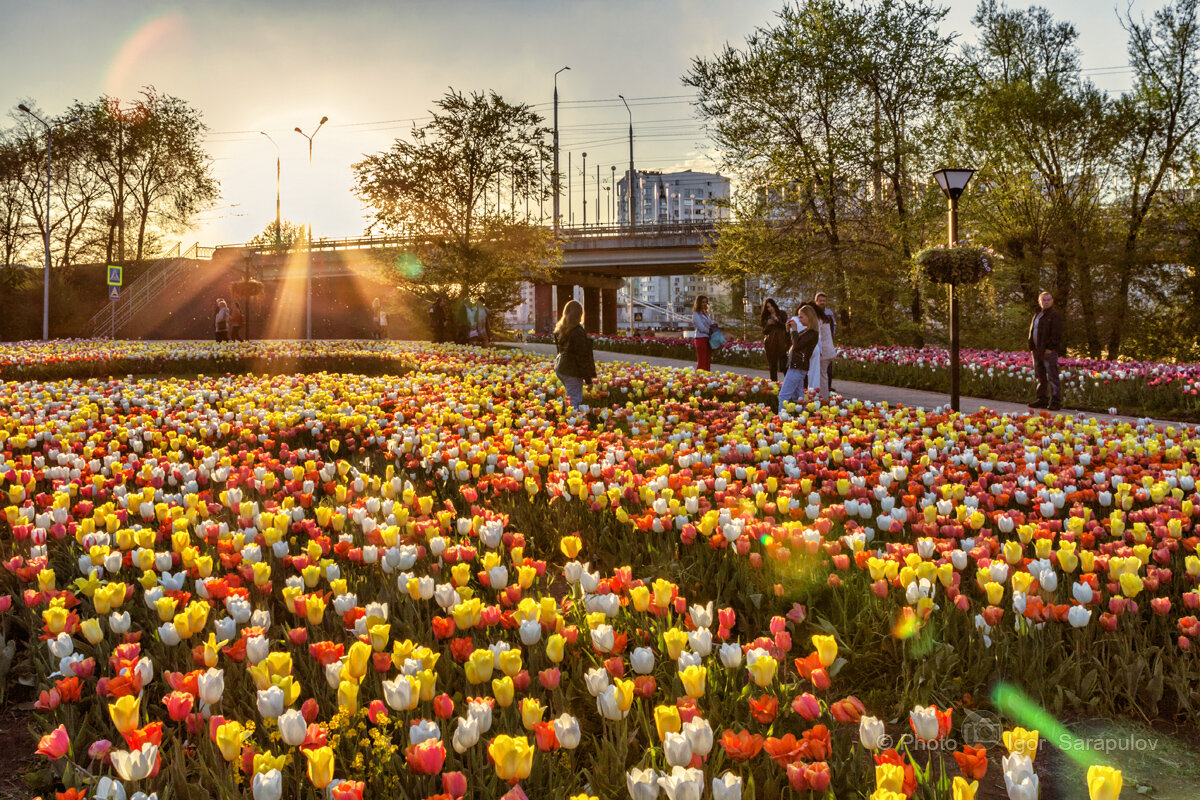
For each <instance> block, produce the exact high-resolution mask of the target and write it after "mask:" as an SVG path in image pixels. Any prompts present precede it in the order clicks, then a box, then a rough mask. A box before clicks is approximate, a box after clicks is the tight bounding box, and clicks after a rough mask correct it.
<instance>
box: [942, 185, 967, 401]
mask: <svg viewBox="0 0 1200 800" xmlns="http://www.w3.org/2000/svg"><path fill="white" fill-rule="evenodd" d="M974 174H975V170H973V169H939V170H938V171H937V172H935V173H933V177H934V179H935V180H936V181H937V184H938V187H940V188H941V190H942V194H944V195H946V198H947V199H948V200H949V201H950V211H949V224H948V226H947V227H948V228H949V237H948V239H949V241H948V244H949V246H950V247H954V246H955V245H956V244H958V198H959V197H961V196H962V193H963V191H965V190H966V188H967V183H968V182H969V181H970V180H971V176H972V175H974ZM947 288H948V289H949V291H950V408H951V410H953V411H958V410H959V409H958V405H959V403H958V374H959V355H958V292H957V291H956V287H955V285H954V284H953V283H950V284H947Z"/></svg>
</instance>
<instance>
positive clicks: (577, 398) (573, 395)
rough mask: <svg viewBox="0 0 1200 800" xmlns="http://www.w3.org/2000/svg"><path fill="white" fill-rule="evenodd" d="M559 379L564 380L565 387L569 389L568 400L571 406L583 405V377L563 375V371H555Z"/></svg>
mask: <svg viewBox="0 0 1200 800" xmlns="http://www.w3.org/2000/svg"><path fill="white" fill-rule="evenodd" d="M554 374H555V375H557V376H558V379H559V380H560V381H562V385H563V388H564V389H566V390H567V400H569V401H570V402H571V408H579V407H580V406H581V405H583V378H573V377H571V376H570V375H563V374H562V373H561V372H556V373H554Z"/></svg>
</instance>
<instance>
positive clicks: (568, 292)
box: [554, 283, 575, 317]
mask: <svg viewBox="0 0 1200 800" xmlns="http://www.w3.org/2000/svg"><path fill="white" fill-rule="evenodd" d="M554 288H555V289H556V290H557V291H556V293H557V295H558V297H557V299H558V304H557V305H556V306H555V309H554V312H555V316H556V317H561V316H562V312H563V308H564V307H565V306H566V305H567V303H569V302H571V301H572V300H574V299H575V285H574V284H572V283H560V284H558V286H556V287H554Z"/></svg>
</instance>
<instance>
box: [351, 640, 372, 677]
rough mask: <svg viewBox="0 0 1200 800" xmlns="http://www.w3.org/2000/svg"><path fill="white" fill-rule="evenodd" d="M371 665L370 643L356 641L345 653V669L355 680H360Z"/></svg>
mask: <svg viewBox="0 0 1200 800" xmlns="http://www.w3.org/2000/svg"><path fill="white" fill-rule="evenodd" d="M370 666H371V645H369V644H367V643H366V642H362V641H358V642H355V643H354V644H352V645H350V651H349V652H348V653H346V670H347V671H348V672H349V673H350V675H351V676H352V677H353V678H354V679H355V680H361V679H362V677H363V676H364V675H366V674H367V669H368V668H369V667H370Z"/></svg>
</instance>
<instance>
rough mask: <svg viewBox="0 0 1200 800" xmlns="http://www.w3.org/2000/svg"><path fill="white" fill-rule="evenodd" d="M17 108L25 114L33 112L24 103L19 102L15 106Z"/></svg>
mask: <svg viewBox="0 0 1200 800" xmlns="http://www.w3.org/2000/svg"><path fill="white" fill-rule="evenodd" d="M17 110H18V111H24V112H25V113H26V114H31V113H33V112H31V111H30V110H29V106H27V105H25V104H24V103H21V104H20V105H19V106H17Z"/></svg>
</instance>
